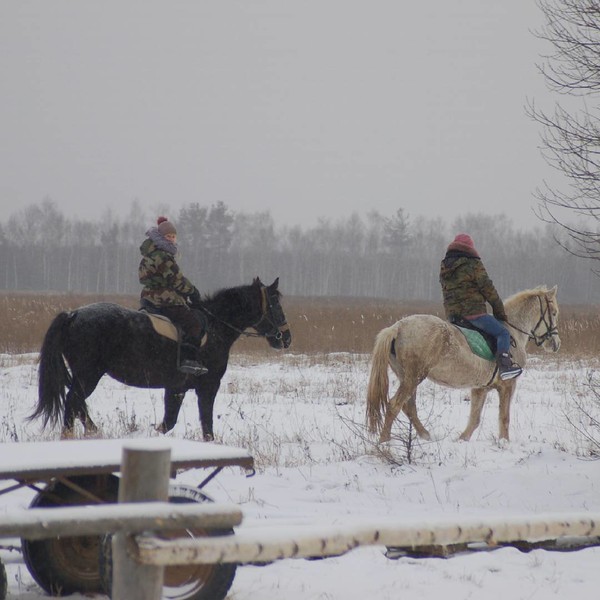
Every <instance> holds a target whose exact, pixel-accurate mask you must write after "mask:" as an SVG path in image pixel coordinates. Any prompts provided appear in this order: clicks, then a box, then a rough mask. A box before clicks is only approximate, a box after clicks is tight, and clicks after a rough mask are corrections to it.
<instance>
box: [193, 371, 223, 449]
mask: <svg viewBox="0 0 600 600" xmlns="http://www.w3.org/2000/svg"><path fill="white" fill-rule="evenodd" d="M220 386H221V380H220V379H219V380H218V381H210V382H206V383H204V384H201V385H199V386H198V387H197V388H196V396H197V397H198V411H199V414H200V423H201V425H202V437H203V438H204V441H205V442H212V441H213V440H214V439H215V436H214V433H213V409H214V406H215V398H216V396H217V392H218V391H219V387H220Z"/></svg>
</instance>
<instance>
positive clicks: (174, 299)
mask: <svg viewBox="0 0 600 600" xmlns="http://www.w3.org/2000/svg"><path fill="white" fill-rule="evenodd" d="M159 245H160V244H157V241H155V240H153V239H152V236H150V237H148V239H146V240H145V241H144V243H143V244H142V245H141V246H140V252H141V254H142V260H141V261H140V266H139V269H138V275H139V280H140V283H141V284H142V285H143V286H144V289H143V290H142V293H141V298H142V300H148V301H149V302H151V303H152V304H154V305H155V306H165V305H177V304H181V305H187V302H186V298H187V297H188V296H190V294H192V293H193V292H194V291H195V290H196V288H195V287H194V285H193V284H192V283H191V282H190V281H189V279H187V278H186V277H184V275H183V273H182V272H181V270H180V269H179V266H178V265H177V262H176V261H175V255H174V254H173V253H172V252H169V251H168V250H167V249H165V248H160V247H159Z"/></svg>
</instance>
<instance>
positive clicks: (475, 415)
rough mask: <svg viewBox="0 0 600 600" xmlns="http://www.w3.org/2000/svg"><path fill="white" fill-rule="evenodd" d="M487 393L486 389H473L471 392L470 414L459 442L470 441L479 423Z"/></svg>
mask: <svg viewBox="0 0 600 600" xmlns="http://www.w3.org/2000/svg"><path fill="white" fill-rule="evenodd" d="M488 392H489V389H488V388H473V389H472V390H471V413H470V414H469V422H468V423H467V427H466V428H465V430H464V431H463V432H462V433H461V435H460V439H461V440H464V441H465V442H468V441H469V440H470V439H471V436H472V435H473V432H474V431H475V430H476V429H477V427H479V423H480V422H481V410H482V409H483V405H484V403H485V399H486V396H487V394H488Z"/></svg>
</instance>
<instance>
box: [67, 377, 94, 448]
mask: <svg viewBox="0 0 600 600" xmlns="http://www.w3.org/2000/svg"><path fill="white" fill-rule="evenodd" d="M101 377H102V374H100V375H98V374H90V373H87V374H86V377H81V376H80V375H75V374H74V375H73V382H72V384H71V387H70V389H69V391H68V392H67V395H66V397H65V411H64V417H63V428H62V433H61V437H62V438H72V437H73V436H74V428H75V420H76V419H79V421H81V424H82V425H83V430H84V434H85V435H89V434H94V433H97V432H98V427H97V426H96V424H95V423H94V421H92V418H91V417H90V415H89V413H88V408H87V404H86V402H85V401H86V398H89V397H90V395H91V394H92V392H93V391H94V390H95V389H96V386H97V385H98V382H99V381H100V378H101Z"/></svg>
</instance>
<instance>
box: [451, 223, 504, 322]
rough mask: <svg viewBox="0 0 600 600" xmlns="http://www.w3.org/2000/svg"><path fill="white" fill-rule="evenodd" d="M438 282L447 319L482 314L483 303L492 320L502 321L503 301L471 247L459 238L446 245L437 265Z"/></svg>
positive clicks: (483, 309)
mask: <svg viewBox="0 0 600 600" xmlns="http://www.w3.org/2000/svg"><path fill="white" fill-rule="evenodd" d="M461 235H463V236H465V237H468V236H466V235H465V234H461ZM456 237H457V238H460V235H459V236H456ZM469 239H470V238H469ZM440 283H441V285H442V292H443V296H444V310H445V311H446V317H447V318H448V320H449V321H455V320H460V319H463V318H465V317H474V316H479V315H483V314H485V313H486V312H487V309H486V305H485V303H486V302H488V303H489V304H490V306H491V307H492V312H493V313H494V317H496V319H498V320H500V321H506V312H505V311H504V304H503V302H502V300H501V299H500V296H499V295H498V292H497V291H496V288H495V287H494V283H493V282H492V280H491V279H490V278H489V276H488V274H487V271H486V270H485V267H484V266H483V263H482V262H481V258H480V257H479V254H478V253H477V251H476V250H475V247H474V246H473V247H471V245H469V244H468V243H465V242H464V241H462V240H460V239H459V241H456V239H455V240H454V242H452V243H451V244H450V245H449V246H448V251H447V252H446V256H445V257H444V260H442V264H441V267H440Z"/></svg>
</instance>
